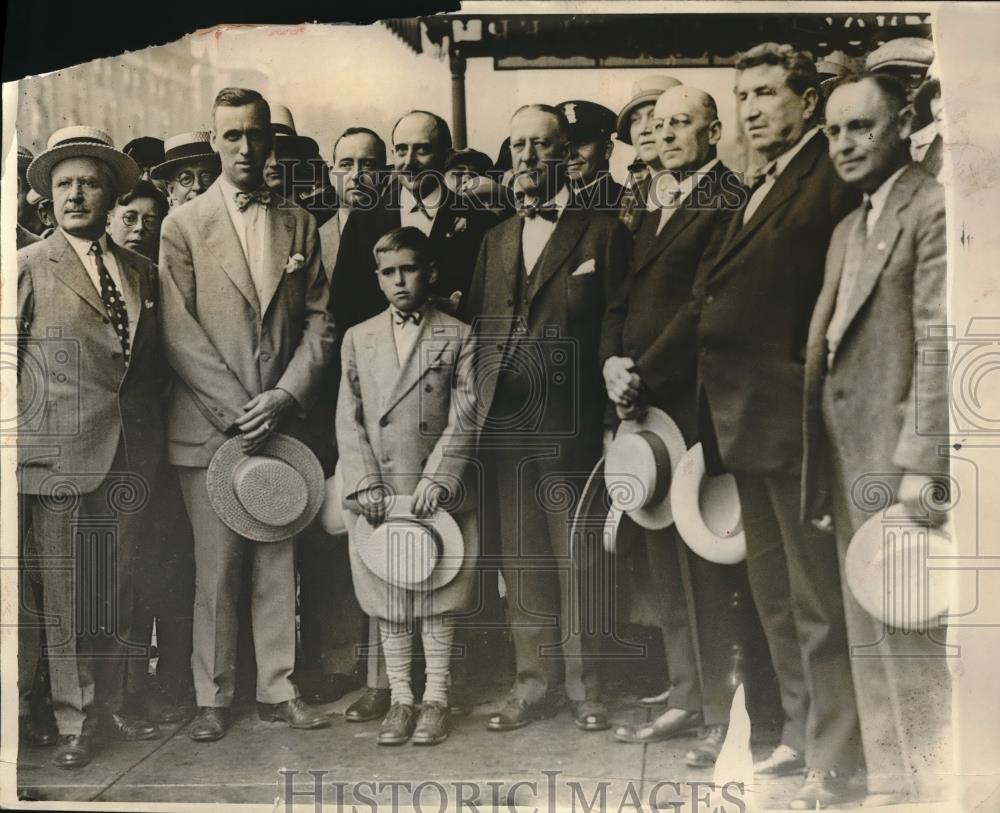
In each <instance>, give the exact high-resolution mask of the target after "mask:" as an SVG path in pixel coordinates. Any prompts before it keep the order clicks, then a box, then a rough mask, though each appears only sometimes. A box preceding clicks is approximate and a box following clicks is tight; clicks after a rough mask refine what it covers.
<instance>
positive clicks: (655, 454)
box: [604, 407, 687, 530]
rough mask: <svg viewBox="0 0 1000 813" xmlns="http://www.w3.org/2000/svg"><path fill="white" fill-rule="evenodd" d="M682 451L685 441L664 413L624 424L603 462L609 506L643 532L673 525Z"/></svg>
mask: <svg viewBox="0 0 1000 813" xmlns="http://www.w3.org/2000/svg"><path fill="white" fill-rule="evenodd" d="M686 451H687V445H686V444H685V443H684V435H683V434H681V430H680V429H679V428H678V427H677V424H676V423H674V421H673V419H672V418H671V417H670V416H669V415H667V413H666V412H664V411H663V410H660V409H656V408H655V407H650V408H649V409H648V410H647V411H646V414H645V415H644V416H642V417H641V418H640V419H638V420H629V421H622V422H621V424H620V425H619V426H618V431H617V432H616V433H615V439H614V440H613V441H612V442H611V445H610V446H608V453H607V455H606V456H605V458H604V483H605V486H606V488H607V490H608V494H609V495H610V496H611V503H612V505H613V506H614V507H615V508H618V509H620V510H622V511H625V512H626V513H627V514H628V515H629V517H631V519H632V520H633V521H634V522H635V523H636V524H637V525H640V526H642V527H643V528H648V529H650V530H657V529H659V528H666V527H667V526H668V525H670V524H671V523H672V522H673V521H674V517H673V511H672V510H671V507H670V499H669V496H670V489H671V482H672V480H673V473H674V470H675V469H676V468H677V466H678V465H679V464H680V462H681V458H683V457H684V453H685V452H686Z"/></svg>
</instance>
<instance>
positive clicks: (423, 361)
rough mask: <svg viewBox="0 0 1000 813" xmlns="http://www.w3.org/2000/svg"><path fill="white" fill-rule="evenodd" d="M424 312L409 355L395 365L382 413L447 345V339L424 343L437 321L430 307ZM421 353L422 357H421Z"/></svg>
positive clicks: (408, 389)
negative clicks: (399, 363)
mask: <svg viewBox="0 0 1000 813" xmlns="http://www.w3.org/2000/svg"><path fill="white" fill-rule="evenodd" d="M424 313H425V314H426V316H425V318H424V319H422V320H421V322H420V330H419V331H418V332H417V338H416V340H415V341H414V342H413V349H412V350H411V351H410V355H409V356H407V357H406V358H405V359H403V366H402V367H401V368H400V367H398V366H397V369H398V373H397V375H396V380H395V381H394V382H393V385H392V388H391V389H390V390H389V391H388V392H389V394H388V396H387V397H386V398H385V400H384V401H383V402H382V415H384V414H385V413H387V412H388V411H389V410H391V409H392V408H393V407H394V406H396V404H398V403H399V402H400V401H401V400H402V399H403V398H404V397H405V396H406V395H407V393H409V391H410V390H412V389H413V388H414V386H416V384H417V382H418V381H419V380H420V379H421V378H422V377H423V376H424V374H425V373H426V372H427V371H428V370H429V369H430V368H431V367H432V366H433V365H434V364H435V363H436V362H437V360H438V359H439V358H440V357H441V354H442V353H443V352H444V350H445V348H446V347H447V340H443V341H440V342H439V343H438V342H435V343H434V344H433V345H427V344H426V340H427V338H428V337H433V336H434V330H433V328H434V326H435V325H437V323H438V313H437V311H435V310H433V309H430V308H428V309H427V310H426V311H425V312H424ZM389 331H390V333H391V332H392V318H391V312H390V319H389ZM422 345H423V347H422ZM392 350H393V353H395V352H396V350H395V341H393V343H392ZM422 354H423V356H424V358H421V355H422Z"/></svg>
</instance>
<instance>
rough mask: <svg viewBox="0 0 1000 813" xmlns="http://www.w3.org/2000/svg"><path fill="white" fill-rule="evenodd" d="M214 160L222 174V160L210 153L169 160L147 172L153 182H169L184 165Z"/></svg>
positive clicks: (213, 152)
mask: <svg viewBox="0 0 1000 813" xmlns="http://www.w3.org/2000/svg"><path fill="white" fill-rule="evenodd" d="M212 159H215V160H214V163H215V164H218V169H219V172H220V173H221V172H222V159H221V158H219V153H217V152H215V151H212V152H206V153H198V154H196V155H186V156H185V157H183V158H171V159H170V160H169V161H164V162H163V163H162V164H157V165H156V166H155V167H153V168H152V169H151V170H150V171H149V177H150V178H152V179H153V180H155V181H169V180H171V179H172V178H173V175H174V173H175V172H176V171H177V169H178V167H182V166H184V165H185V164H190V163H192V162H193V161H205V160H209V161H211V160H212Z"/></svg>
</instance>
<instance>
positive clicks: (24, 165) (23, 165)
mask: <svg viewBox="0 0 1000 813" xmlns="http://www.w3.org/2000/svg"><path fill="white" fill-rule="evenodd" d="M34 160H35V155H34V153H32V151H31V150H29V149H28V148H27V147H18V148H17V171H18V173H21V172H27V171H28V167H29V166H31V162H32V161H34Z"/></svg>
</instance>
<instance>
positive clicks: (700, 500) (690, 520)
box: [670, 443, 747, 565]
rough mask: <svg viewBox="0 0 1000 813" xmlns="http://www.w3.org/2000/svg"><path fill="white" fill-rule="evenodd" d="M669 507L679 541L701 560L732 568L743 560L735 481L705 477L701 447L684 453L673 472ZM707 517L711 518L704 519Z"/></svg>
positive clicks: (743, 541) (744, 550) (728, 476)
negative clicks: (671, 510)
mask: <svg viewBox="0 0 1000 813" xmlns="http://www.w3.org/2000/svg"><path fill="white" fill-rule="evenodd" d="M670 504H671V507H672V508H673V514H674V523H675V524H676V525H677V531H678V533H679V534H680V535H681V539H683V540H684V544H686V545H687V546H688V547H689V548H691V550H693V551H694V552H695V553H697V554H698V555H699V556H700V557H701V558H702V559H707V560H708V561H709V562H715V563H716V564H719V565H734V564H736V563H737V562H742V561H743V560H744V559H746V556H747V542H746V534H745V533H744V531H743V518H742V513H741V509H740V496H739V492H738V491H737V490H736V478H734V477H733V475H731V474H721V475H718V476H716V477H707V476H706V474H705V456H704V453H703V451H702V446H701V444H700V443H696V444H695V445H694V446H692V447H691V448H690V449H689V450H688V451H687V454H685V455H684V458H683V459H682V460H681V462H680V465H679V466H678V467H677V469H676V470H675V471H674V480H673V482H672V483H671V484H670ZM706 509H707V510H706ZM706 513H708V514H710V515H711V516H710V517H706V516H705V514H706Z"/></svg>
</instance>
